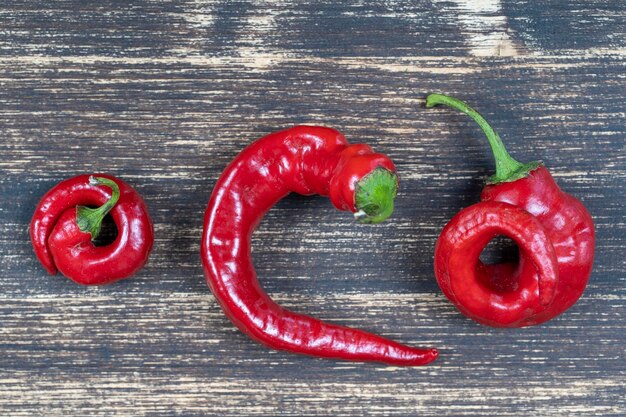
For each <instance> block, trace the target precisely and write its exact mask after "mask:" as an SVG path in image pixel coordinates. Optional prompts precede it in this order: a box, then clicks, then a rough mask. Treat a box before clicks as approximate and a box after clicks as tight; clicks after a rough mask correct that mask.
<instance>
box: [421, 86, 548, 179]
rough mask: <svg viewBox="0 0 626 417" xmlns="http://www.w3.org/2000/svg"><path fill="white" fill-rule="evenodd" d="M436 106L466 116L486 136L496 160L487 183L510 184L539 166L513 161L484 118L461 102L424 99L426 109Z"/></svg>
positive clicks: (435, 97)
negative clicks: (492, 173) (448, 108)
mask: <svg viewBox="0 0 626 417" xmlns="http://www.w3.org/2000/svg"><path fill="white" fill-rule="evenodd" d="M438 104H445V105H446V106H449V107H452V108H453V109H456V110H459V111H461V112H463V113H465V114H467V115H468V116H469V117H471V118H472V120H474V121H475V122H476V123H477V124H478V126H480V128H481V129H482V131H483V132H484V133H485V136H487V140H488V141H489V145H490V146H491V151H492V152H493V157H494V159H495V160H496V173H495V175H492V176H491V177H489V178H488V180H487V182H488V183H490V184H497V183H500V182H511V181H515V180H518V179H520V178H524V177H525V176H526V175H528V172H530V171H532V170H533V169H535V168H537V167H538V166H539V165H541V163H540V162H530V163H528V164H523V163H521V162H518V161H517V160H515V159H513V157H512V156H511V155H509V153H508V152H507V150H506V148H505V147H504V143H502V139H500V136H499V135H498V134H497V133H496V131H495V130H493V128H492V127H491V126H490V125H489V123H487V121H486V120H485V118H484V117H483V116H481V115H480V113H478V112H477V111H476V110H474V109H473V108H471V107H470V106H469V105H467V104H466V103H464V102H462V101H461V100H458V99H456V98H454V97H450V96H446V95H443V94H430V95H429V96H428V97H426V107H434V106H436V105H438Z"/></svg>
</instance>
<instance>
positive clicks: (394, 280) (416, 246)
mask: <svg viewBox="0 0 626 417" xmlns="http://www.w3.org/2000/svg"><path fill="white" fill-rule="evenodd" d="M131 3H132V4H127V2H121V1H108V0H101V1H98V2H93V3H92V4H88V2H84V1H78V0H76V1H67V0H66V1H55V2H49V1H43V0H40V1H8V0H6V1H0V265H1V266H0V268H1V273H0V415H3V416H36V415H46V416H57V415H59V416H70V415H71V416H74V415H95V416H114V415H120V416H121V415H128V416H173V415H178V416H200V415H207V416H212V415H214V416H245V415H250V416H271V415H285V416H299V415H319V416H322V415H328V416H363V415H368V416H387V415H389V416H410V415H413V416H444V415H446V416H486V415H494V416H596V415H597V416H624V415H626V400H625V394H626V388H625V380H626V365H625V362H624V360H625V357H624V356H625V355H624V346H625V344H626V332H625V330H626V324H625V316H626V290H625V284H626V262H625V261H624V255H625V253H624V246H625V244H626V242H625V241H624V237H625V235H626V223H625V219H624V214H625V212H626V210H625V209H624V194H625V192H626V186H625V183H626V153H625V143H626V142H625V139H626V129H625V122H626V117H625V116H626V114H625V111H626V110H625V104H624V103H625V93H626V33H625V30H626V29H625V28H626V6H625V5H624V2H623V1H622V0H598V1H594V2H589V1H583V0H572V1H558V0H554V1H545V2H534V1H529V0H517V1H514V0H502V1H497V0H481V1H478V0H476V1H472V0H446V1H444V0H420V1H384V2H383V1H378V2H364V1H312V2H308V3H305V2H300V1H295V0H280V1H278V0H277V1H262V0H259V1H210V2H203V1H149V0H144V1H134V2H131ZM434 91H440V92H445V93H448V94H452V95H455V96H458V97H459V98H462V99H465V100H467V101H468V102H470V103H472V104H473V105H475V106H476V107H477V108H478V109H479V110H481V111H482V112H483V114H484V115H485V116H486V117H487V119H488V120H490V121H491V122H492V123H493V125H494V127H495V128H496V129H497V130H498V131H500V133H501V134H502V136H503V138H504V140H505V141H506V142H507V143H508V146H509V149H510V150H511V152H512V153H513V154H514V156H516V157H518V159H520V160H523V161H528V160H532V159H541V160H543V161H545V162H546V164H547V166H548V167H549V168H550V169H551V170H552V172H553V173H554V176H555V177H556V179H557V181H558V182H559V184H560V185H561V186H562V188H563V189H564V190H566V191H567V192H571V193H572V194H574V195H576V196H577V197H579V198H580V199H581V200H582V201H583V202H584V203H585V204H586V206H587V207H588V208H589V210H590V211H591V213H592V214H593V216H594V219H595V221H596V230H597V248H596V250H597V257H596V263H595V267H594V272H593V275H592V277H591V280H590V283H589V286H588V289H587V291H586V293H585V294H584V296H583V298H582V299H581V300H580V301H579V302H578V304H576V305H575V306H574V307H573V308H572V309H571V310H569V311H568V312H567V313H566V314H564V315H562V316H560V317H558V318H557V319H555V320H553V321H551V322H549V323H547V324H545V325H542V326H539V327H533V328H527V329H517V330H498V329H491V328H487V327H484V326H480V325H478V324H475V323H473V322H472V321H470V320H468V319H466V318H464V317H462V316H461V315H460V314H459V313H458V312H457V311H456V310H455V309H454V307H453V306H452V305H451V304H450V303H449V302H447V300H446V299H445V298H444V296H443V295H442V294H441V293H440V291H439V290H438V287H437V285H436V282H435V279H434V276H433V272H432V254H433V247H434V243H435V240H436V238H437V236H438V233H439V231H440V230H441V229H442V227H443V226H444V224H445V223H446V222H447V220H449V219H450V218H451V217H452V216H453V215H454V213H456V212H457V211H458V210H459V209H460V208H462V207H464V206H467V205H469V204H472V203H473V202H476V201H477V199H478V193H479V190H480V188H481V187H482V184H483V180H484V178H485V176H486V175H487V174H489V173H491V172H492V170H493V162H492V159H491V156H490V154H489V150H488V147H487V144H486V141H485V139H484V138H483V136H482V134H481V133H480V132H479V130H478V129H477V127H476V126H475V125H474V124H473V123H472V122H471V121H469V120H468V119H467V118H465V117H463V116H461V115H459V114H457V113H455V112H453V111H451V110H446V109H433V110H427V109H425V108H424V106H423V104H424V100H423V99H424V97H425V95H426V94H427V93H429V92H434ZM298 123H316V124H324V125H327V126H332V127H335V128H337V129H339V130H341V131H342V132H343V133H344V134H345V135H346V136H347V137H348V138H349V139H350V140H351V141H353V142H364V143H367V144H370V145H372V146H373V147H374V148H375V149H377V150H378V151H381V152H385V153H387V154H389V155H390V156H391V157H392V158H393V159H394V160H395V161H396V163H397V165H398V168H399V172H400V175H401V178H402V183H401V192H400V194H399V196H398V200H397V209H396V212H395V215H394V216H393V217H392V219H390V220H389V221H388V222H386V223H385V224H383V225H380V226H365V225H358V224H355V223H354V222H353V221H352V220H351V216H350V215H348V214H346V213H340V212H338V211H335V210H334V209H333V208H332V207H331V204H330V202H329V201H328V200H327V199H325V198H320V197H318V198H307V197H301V196H295V195H294V196H290V197H288V198H287V199H285V200H283V201H282V202H281V203H280V204H279V205H278V206H277V207H276V208H274V209H273V210H272V211H271V212H270V213H269V215H268V216H267V217H266V219H265V220H264V221H263V223H262V224H261V226H260V228H259V230H258V232H257V233H256V234H255V236H254V242H253V244H254V257H255V262H256V265H257V268H258V272H259V275H260V277H261V280H262V284H263V286H264V288H265V289H266V290H267V291H268V292H269V293H271V295H272V296H273V297H275V299H276V300H278V301H279V302H280V303H282V304H284V305H285V306H287V307H290V308H293V309H294V310H297V311H299V312H304V313H309V314H312V315H315V316H317V317H320V318H322V319H326V320H329V321H333V322H336V323H342V324H347V325H352V326H355V327H359V328H363V329H367V330H370V331H373V332H376V333H379V334H382V335H385V336H388V337H391V338H394V339H396V340H398V341H401V342H405V343H408V344H411V345H416V346H437V347H438V348H440V352H441V358H440V359H439V360H438V361H437V362H436V363H435V364H433V365H431V366H427V367H423V368H409V369H402V368H391V367H385V366H380V365H374V364H355V363H347V362H337V361H330V360H320V359H315V358H309V357H302V356H297V355H292V354H286V353H280V352H273V351H270V350H268V349H266V348H264V347H262V346H260V345H258V344H256V343H253V342H252V341H250V340H248V339H247V338H246V337H244V336H243V335H242V334H241V333H240V332H239V331H237V330H236V329H235V328H234V326H233V325H232V324H231V323H230V322H229V321H228V320H227V319H226V318H225V317H224V316H223V315H222V312H221V310H220V309H219V307H218V306H217V304H216V303H215V300H214V299H213V297H212V295H211V293H210V291H209V289H208V288H207V286H206V284H205V283H204V277H203V273H202V269H201V265H200V257H199V243H200V236H201V231H202V216H203V212H204V209H205V205H206V203H207V201H208V198H209V194H210V192H211V190H212V187H213V184H214V183H215V181H216V179H217V178H218V176H219V174H220V172H221V170H222V169H223V168H224V167H225V166H226V164H227V163H228V162H229V161H230V160H231V159H232V158H233V157H234V156H235V155H236V154H237V152H238V151H239V150H241V149H242V148H243V147H244V146H245V145H247V144H248V143H250V142H251V141H252V140H254V139H256V138H259V137H261V136H263V135H265V134H267V133H269V132H271V131H274V130H278V129H283V128H286V127H289V126H292V125H294V124H298ZM98 171H100V172H102V171H104V172H109V173H111V174H114V175H117V176H119V177H121V178H122V179H124V180H126V181H128V182H130V183H131V184H132V185H134V186H135V187H136V188H137V190H138V191H139V192H140V193H142V195H143V196H144V198H145V200H146V202H147V204H148V206H149V209H150V212H151V214H152V217H153V220H154V223H155V232H156V241H155V247H154V251H153V253H152V255H151V257H150V261H149V263H148V265H147V266H146V268H145V269H143V270H142V271H141V272H140V273H139V274H138V275H137V276H135V277H134V278H132V279H129V280H126V281H123V282H119V283H117V284H114V285H111V286H107V287H102V288H83V287H80V286H77V285H75V284H73V283H72V282H70V281H69V280H67V279H65V278H63V277H61V276H55V277H51V276H48V275H46V274H45V273H44V270H43V268H42V267H41V266H40V265H39V264H38V262H37V261H36V259H35V256H34V255H33V252H32V249H31V245H30V242H29V238H28V224H29V221H30V217H31V215H32V212H33V209H34V207H35V205H36V203H37V201H38V200H39V198H41V196H42V195H43V194H44V193H45V192H46V190H48V189H49V188H50V187H52V186H53V185H54V184H55V183H57V182H58V181H60V180H62V179H64V178H67V177H70V176H73V175H75V174H78V173H84V172H98ZM495 255H496V256H497V255H498V250H496V252H495Z"/></svg>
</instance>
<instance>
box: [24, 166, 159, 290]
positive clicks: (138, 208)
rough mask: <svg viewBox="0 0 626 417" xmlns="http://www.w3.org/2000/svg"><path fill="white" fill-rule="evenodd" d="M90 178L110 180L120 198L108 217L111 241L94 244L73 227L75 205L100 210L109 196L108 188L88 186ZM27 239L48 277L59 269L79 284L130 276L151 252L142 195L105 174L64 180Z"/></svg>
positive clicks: (150, 229) (46, 199)
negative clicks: (113, 228)
mask: <svg viewBox="0 0 626 417" xmlns="http://www.w3.org/2000/svg"><path fill="white" fill-rule="evenodd" d="M91 176H94V177H96V176H97V177H103V178H107V179H110V180H112V181H114V182H115V183H116V184H117V185H118V187H119V189H120V196H119V200H118V201H117V203H116V204H115V206H114V207H113V208H112V209H111V211H110V214H111V217H112V218H113V221H114V222H115V226H116V227H117V232H118V233H117V237H116V239H115V241H113V242H112V243H111V244H109V245H106V246H95V245H94V244H93V243H92V236H91V234H90V233H88V232H83V231H81V230H80V229H79V227H78V225H77V213H76V211H77V206H102V205H104V204H105V203H106V202H107V201H108V200H109V199H110V198H111V190H110V189H109V188H108V187H103V186H95V185H92V184H90V182H89V179H90V177H91ZM30 236H31V241H32V244H33V248H34V250H35V254H36V255H37V258H38V259H39V261H40V262H41V264H42V265H43V266H44V268H45V269H46V271H48V273H50V274H51V275H54V274H56V272H57V270H58V271H60V272H61V273H62V274H63V275H65V276H66V277H68V278H69V279H71V280H72V281H74V282H76V283H78V284H82V285H102V284H109V283H112V282H115V281H117V280H120V279H123V278H127V277H130V276H131V275H133V274H134V273H136V272H137V271H138V270H139V269H141V268H142V267H143V266H144V264H145V263H146V261H147V260H148V256H149V254H150V251H151V249H152V245H153V242H154V232H153V226H152V220H151V219H150V216H149V214H148V210H147V208H146V205H145V203H144V201H143V199H142V198H141V196H140V195H139V194H138V193H137V191H135V190H134V189H133V188H132V187H131V186H130V185H128V184H127V183H125V182H124V181H122V180H120V179H118V178H115V177H113V176H111V175H107V174H92V175H87V174H85V175H78V176H76V177H73V178H70V179H67V180H64V181H62V182H60V183H59V184H57V185H56V186H55V187H53V188H52V189H51V190H49V191H48V192H47V193H46V194H45V195H44V196H43V198H42V199H41V201H40V202H39V204H38V205H37V208H36V209H35V213H34V215H33V218H32V221H31V226H30Z"/></svg>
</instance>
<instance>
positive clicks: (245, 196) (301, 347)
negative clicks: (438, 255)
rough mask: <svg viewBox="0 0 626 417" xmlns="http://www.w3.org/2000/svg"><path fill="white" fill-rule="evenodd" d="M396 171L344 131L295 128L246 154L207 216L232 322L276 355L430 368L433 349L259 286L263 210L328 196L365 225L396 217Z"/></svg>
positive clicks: (208, 260)
mask: <svg viewBox="0 0 626 417" xmlns="http://www.w3.org/2000/svg"><path fill="white" fill-rule="evenodd" d="M396 190H397V177H396V175H395V166H394V164H393V163H392V162H391V160H390V159H389V158H387V157H386V156H385V155H381V154H377V153H373V152H372V150H371V148H370V147H369V146H367V145H349V144H348V142H347V141H346V139H345V137H344V136H343V135H342V134H341V133H339V132H338V131H336V130H333V129H329V128H324V127H314V126H297V127H294V128H291V129H287V130H283V131H281V132H276V133H273V134H270V135H268V136H265V137H263V138H261V139H259V140H257V141H256V142H254V143H252V144H251V145H250V146H248V147H247V148H246V149H244V150H243V151H242V152H241V153H240V154H239V155H238V156H237V157H236V158H235V159H234V160H233V161H232V162H231V163H230V165H228V167H227V168H226V169H225V170H224V172H223V173H222V176H221V177H220V179H219V180H218V181H217V184H216V185H215V188H214V190H213V194H212V196H211V199H210V201H209V205H208V208H207V210H206V214H205V217H204V233H203V237H202V249H201V255H202V262H203V265H204V271H205V275H206V278H207V282H208V285H209V286H210V288H211V290H212V291H213V294H214V295H215V297H216V299H217V301H218V302H219V303H220V305H221V306H222V309H223V310H224V312H225V313H226V315H227V316H228V317H229V318H230V319H231V320H232V322H233V323H234V324H235V325H237V327H239V329H241V330H242V331H243V332H244V333H245V334H247V335H248V336H249V337H251V338H252V339H255V340H257V341H259V342H261V343H263V344H265V345H267V346H269V347H271V348H274V349H281V350H287V351H291V352H295V353H302V354H308V355H315V356H320V357H327V358H337V359H348V360H354V361H377V362H384V363H387V364H393V365H407V366H411V365H423V364H426V363H428V362H431V361H433V360H434V359H435V358H436V357H437V351H436V350H435V349H426V350H422V349H415V348H411V347H407V346H404V345H401V344H399V343H396V342H393V341H391V340H388V339H384V338H382V337H379V336H376V335H373V334H370V333H366V332H363V331H360V330H356V329H351V328H348V327H342V326H337V325H332V324H328V323H324V322H322V321H320V320H317V319H314V318H312V317H309V316H305V315H302V314H297V313H293V312H291V311H288V310H285V309H284V308H282V307H280V306H279V305H277V304H276V303H275V302H274V301H272V300H271V299H270V298H269V297H268V296H267V294H266V293H265V292H264V291H263V290H262V289H261V286H260V285H259V282H258V280H257V276H256V273H255V270H254V266H253V265H252V259H251V256H250V238H251V236H252V232H253V231H254V229H255V228H256V227H257V225H258V224H259V222H260V221H261V219H262V218H263V216H264V215H265V213H266V212H267V211H268V210H269V209H270V208H271V207H272V206H273V205H274V204H276V203H277V202H278V201H279V200H280V199H281V198H283V197H285V196H286V195H287V194H289V193H291V192H295V193H299V194H304V195H312V194H319V195H323V196H330V199H331V201H332V203H333V204H334V205H335V207H337V208H338V209H339V210H346V211H351V212H353V213H355V217H356V218H357V220H359V221H361V222H364V223H379V222H381V221H383V220H384V219H386V218H387V217H388V216H389V215H390V214H391V212H392V211H393V200H394V197H395V195H396Z"/></svg>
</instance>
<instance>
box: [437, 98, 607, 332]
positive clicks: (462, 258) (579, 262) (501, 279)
mask: <svg viewBox="0 0 626 417" xmlns="http://www.w3.org/2000/svg"><path fill="white" fill-rule="evenodd" d="M438 104H446V105H448V106H451V107H453V108H455V109H458V110H460V111H462V112H464V113H465V114H467V115H469V116H470V117H471V118H472V119H474V120H475V121H476V122H477V123H478V124H479V125H480V127H481V128H482V129H483V131H484V132H485V134H486V136H487V139H488V140H489V143H490V145H491V147H492V150H493V152H494V156H495V159H496V174H495V175H494V176H493V177H491V178H490V179H489V185H487V187H485V189H484V190H483V192H482V194H481V202H480V203H477V204H474V205H472V206H470V207H468V208H466V209H464V210H462V211H461V212H460V213H458V214H457V215H456V216H454V217H453V218H452V220H451V221H450V222H449V223H448V224H447V225H446V226H445V228H444V229H443V231H442V233H441V235H440V236H439V239H438V241H437V245H436V247H435V275H436V277H437V281H438V283H439V286H440V287H441V289H442V290H443V292H444V294H445V295H446V297H448V299H450V300H451V301H452V302H453V303H454V304H455V305H456V306H457V308H458V309H459V310H460V311H461V312H462V313H463V314H465V315H466V316H468V317H470V318H472V319H474V320H476V321H477V322H479V323H482V324H486V325H489V326H494V327H522V326H531V325H535V324H539V323H542V322H545V321H547V320H550V319H551V318H553V317H555V316H557V315H559V314H561V313H562V312H564V311H565V310H567V309H568V308H569V307H571V306H572V305H573V304H574V303H575V302H576V301H577V300H578V299H579V298H580V296H581V295H582V293H583V291H584V290H585V287H586V285H587V281H588V279H589V275H590V274H591V267H592V264H593V255H594V242H595V238H594V228H593V220H592V219H591V216H590V215H589V213H588V212H587V210H586V209H585V207H584V206H583V205H582V203H581V202H580V201H578V200H577V199H575V198H574V197H572V196H571V195H569V194H566V193H564V192H563V191H561V190H560V189H559V187H558V185H557V184H556V183H555V182H554V179H553V178H552V176H551V175H550V173H549V171H548V170H547V169H546V168H545V167H544V166H543V165H542V164H540V163H537V162H532V163H529V164H521V163H519V162H518V161H516V160H514V159H513V158H512V157H511V156H510V155H509V154H508V153H507V152H506V149H505V148H504V145H503V143H502V140H501V139H500V137H499V136H498V134H497V133H496V132H495V131H494V130H493V129H492V128H491V126H489V124H488V123H487V122H486V121H485V119H484V118H483V117H482V116H481V115H480V114H478V112H476V110H474V109H472V108H471V107H469V106H468V105H467V104H465V103H463V102H462V101H460V100H457V99H454V98H452V97H447V96H444V95H441V94H432V95H430V96H428V97H427V99H426V105H427V107H433V106H435V105H438ZM498 235H504V236H507V237H510V238H511V239H513V240H514V241H515V242H516V243H517V245H518V247H519V249H520V252H519V261H518V262H510V263H500V264H495V265H486V264H484V263H483V262H482V261H481V260H480V258H479V257H480V254H481V252H482V251H483V249H484V248H485V247H486V246H487V244H488V243H489V241H491V240H492V239H493V238H494V237H496V236H498Z"/></svg>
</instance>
